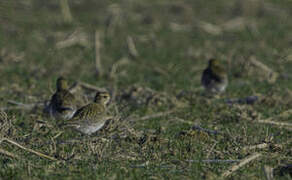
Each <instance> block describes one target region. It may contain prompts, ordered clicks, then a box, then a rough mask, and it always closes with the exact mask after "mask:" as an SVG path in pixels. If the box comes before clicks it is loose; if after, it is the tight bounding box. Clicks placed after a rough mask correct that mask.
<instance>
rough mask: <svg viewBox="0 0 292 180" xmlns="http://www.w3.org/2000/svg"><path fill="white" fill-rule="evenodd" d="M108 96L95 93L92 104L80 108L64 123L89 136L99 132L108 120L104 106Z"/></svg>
mask: <svg viewBox="0 0 292 180" xmlns="http://www.w3.org/2000/svg"><path fill="white" fill-rule="evenodd" d="M109 99H110V96H109V94H108V93H107V92H97V94H96V96H95V100H94V102H93V103H91V104H88V105H86V106H83V107H82V108H80V109H79V110H78V111H76V113H75V114H74V116H73V117H72V118H71V119H70V120H69V121H68V122H67V123H65V126H67V127H73V128H74V129H75V130H77V131H79V132H81V133H83V134H87V135H90V134H92V133H95V132H96V131H98V130H100V129H101V128H102V127H103V126H104V124H105V122H106V121H107V120H108V119H110V116H107V114H106V104H107V103H108V101H109Z"/></svg>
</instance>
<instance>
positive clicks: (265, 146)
mask: <svg viewBox="0 0 292 180" xmlns="http://www.w3.org/2000/svg"><path fill="white" fill-rule="evenodd" d="M267 147H269V144H268V143H262V144H257V145H253V146H246V147H244V148H243V150H244V151H246V150H252V149H264V148H267Z"/></svg>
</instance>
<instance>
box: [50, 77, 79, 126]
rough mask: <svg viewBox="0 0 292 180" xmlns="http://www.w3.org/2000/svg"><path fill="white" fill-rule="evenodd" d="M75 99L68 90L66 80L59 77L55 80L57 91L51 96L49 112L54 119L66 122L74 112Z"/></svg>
mask: <svg viewBox="0 0 292 180" xmlns="http://www.w3.org/2000/svg"><path fill="white" fill-rule="evenodd" d="M76 109H77V107H76V101H75V97H74V95H73V94H72V93H70V92H69V90H68V85H67V81H66V79H64V78H63V77H59V78H58V80H57V91H56V92H55V94H54V95H53V96H52V98H51V101H50V105H49V111H50V114H51V116H53V117H54V118H56V119H63V120H67V119H70V118H71V117H73V115H74V113H75V112H76Z"/></svg>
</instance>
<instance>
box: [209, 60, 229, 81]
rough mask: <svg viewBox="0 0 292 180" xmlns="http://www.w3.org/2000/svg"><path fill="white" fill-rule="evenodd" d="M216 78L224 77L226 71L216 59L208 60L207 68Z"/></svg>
mask: <svg viewBox="0 0 292 180" xmlns="http://www.w3.org/2000/svg"><path fill="white" fill-rule="evenodd" d="M208 68H209V69H210V70H211V71H212V72H213V73H214V74H215V75H216V76H219V77H223V76H226V70H225V68H224V67H223V66H222V65H221V63H220V61H219V60H217V59H210V60H209V67H208Z"/></svg>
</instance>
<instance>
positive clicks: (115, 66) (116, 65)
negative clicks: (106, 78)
mask: <svg viewBox="0 0 292 180" xmlns="http://www.w3.org/2000/svg"><path fill="white" fill-rule="evenodd" d="M129 63H130V61H129V59H128V58H125V57H124V58H122V59H120V60H118V61H117V62H116V63H114V64H113V65H112V69H111V72H110V78H112V79H115V78H116V74H117V69H118V68H119V67H121V66H122V65H126V64H129Z"/></svg>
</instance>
